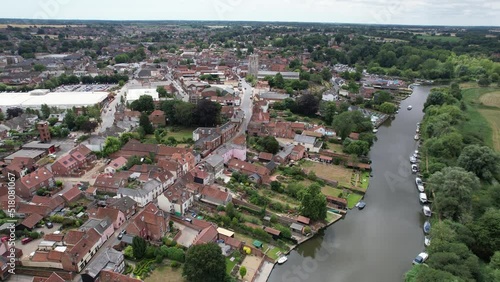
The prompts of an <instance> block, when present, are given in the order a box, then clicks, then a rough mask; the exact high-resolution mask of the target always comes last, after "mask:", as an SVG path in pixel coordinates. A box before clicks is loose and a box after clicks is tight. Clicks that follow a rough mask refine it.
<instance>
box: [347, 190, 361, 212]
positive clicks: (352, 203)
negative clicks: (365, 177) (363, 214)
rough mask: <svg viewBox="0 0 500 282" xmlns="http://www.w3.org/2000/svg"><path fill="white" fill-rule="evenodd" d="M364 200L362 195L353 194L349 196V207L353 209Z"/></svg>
mask: <svg viewBox="0 0 500 282" xmlns="http://www.w3.org/2000/svg"><path fill="white" fill-rule="evenodd" d="M362 198H363V196H361V195H360V194H356V193H351V194H349V196H347V206H348V207H349V208H350V209H352V208H354V206H356V204H357V203H358V202H359V201H360V200H361V199H362Z"/></svg>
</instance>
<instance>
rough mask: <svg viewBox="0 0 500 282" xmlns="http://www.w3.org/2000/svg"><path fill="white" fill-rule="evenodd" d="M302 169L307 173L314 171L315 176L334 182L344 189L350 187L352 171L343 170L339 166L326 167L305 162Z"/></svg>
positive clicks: (321, 164)
mask: <svg viewBox="0 0 500 282" xmlns="http://www.w3.org/2000/svg"><path fill="white" fill-rule="evenodd" d="M304 169H305V170H306V171H307V172H309V171H314V173H315V174H316V176H318V177H321V178H325V179H330V180H336V181H338V183H339V185H341V186H345V187H351V186H352V185H351V176H352V170H350V169H348V168H345V167H343V166H340V165H328V164H323V163H315V162H305V163H304Z"/></svg>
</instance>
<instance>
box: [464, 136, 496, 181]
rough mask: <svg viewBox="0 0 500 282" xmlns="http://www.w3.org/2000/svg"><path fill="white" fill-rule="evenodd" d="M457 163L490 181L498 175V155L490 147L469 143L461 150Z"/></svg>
mask: <svg viewBox="0 0 500 282" xmlns="http://www.w3.org/2000/svg"><path fill="white" fill-rule="evenodd" d="M458 165H459V166H460V167H463V168H464V169H465V170H467V171H470V172H473V173H474V174H476V175H477V176H478V177H479V178H480V179H483V180H486V181H491V180H493V178H494V177H498V176H499V173H500V155H499V154H498V153H496V152H495V151H493V150H492V149H491V148H490V147H487V146H479V145H470V146H467V147H465V148H464V149H463V150H462V153H461V154H460V157H459V158H458Z"/></svg>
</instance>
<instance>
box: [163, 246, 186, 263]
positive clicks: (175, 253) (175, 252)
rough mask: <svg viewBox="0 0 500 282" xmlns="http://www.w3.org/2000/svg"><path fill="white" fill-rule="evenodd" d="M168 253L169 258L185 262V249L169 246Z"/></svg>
mask: <svg viewBox="0 0 500 282" xmlns="http://www.w3.org/2000/svg"><path fill="white" fill-rule="evenodd" d="M167 253H168V258H169V259H171V260H175V261H178V262H184V260H185V259H186V258H185V253H184V251H183V250H182V249H179V248H176V247H172V248H168V252H167Z"/></svg>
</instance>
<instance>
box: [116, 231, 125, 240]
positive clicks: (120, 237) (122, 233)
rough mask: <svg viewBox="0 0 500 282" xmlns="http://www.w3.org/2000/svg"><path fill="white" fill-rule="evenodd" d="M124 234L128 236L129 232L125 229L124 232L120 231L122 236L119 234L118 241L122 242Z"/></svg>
mask: <svg viewBox="0 0 500 282" xmlns="http://www.w3.org/2000/svg"><path fill="white" fill-rule="evenodd" d="M124 234H127V231H125V229H123V230H122V231H120V234H118V237H117V238H118V240H121V239H122V238H123V235H124Z"/></svg>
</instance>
